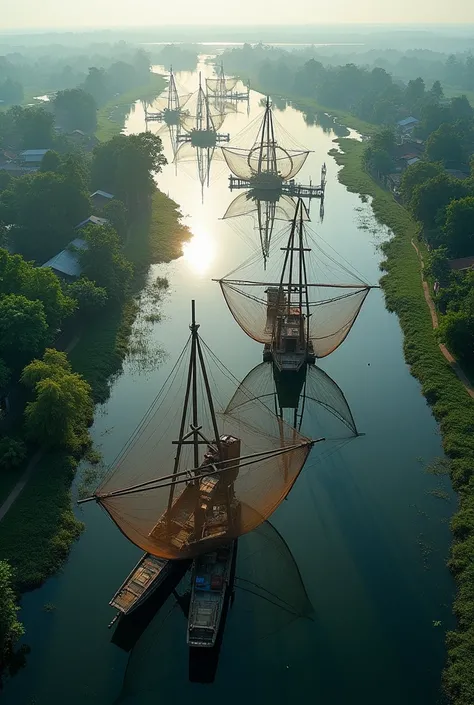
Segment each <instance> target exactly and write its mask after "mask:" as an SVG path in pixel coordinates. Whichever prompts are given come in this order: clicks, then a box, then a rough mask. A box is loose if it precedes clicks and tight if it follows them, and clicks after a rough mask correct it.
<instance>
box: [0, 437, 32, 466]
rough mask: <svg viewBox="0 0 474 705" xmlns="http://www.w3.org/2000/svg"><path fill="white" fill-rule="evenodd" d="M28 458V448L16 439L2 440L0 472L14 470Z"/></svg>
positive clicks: (5, 438) (0, 442)
mask: <svg viewBox="0 0 474 705" xmlns="http://www.w3.org/2000/svg"><path fill="white" fill-rule="evenodd" d="M25 458H26V446H25V444H24V443H23V441H21V440H18V439H16V438H7V437H4V438H0V470H14V469H15V468H17V467H19V466H20V465H21V464H22V462H23V461H24V459H25Z"/></svg>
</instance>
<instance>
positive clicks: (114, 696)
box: [2, 63, 455, 705]
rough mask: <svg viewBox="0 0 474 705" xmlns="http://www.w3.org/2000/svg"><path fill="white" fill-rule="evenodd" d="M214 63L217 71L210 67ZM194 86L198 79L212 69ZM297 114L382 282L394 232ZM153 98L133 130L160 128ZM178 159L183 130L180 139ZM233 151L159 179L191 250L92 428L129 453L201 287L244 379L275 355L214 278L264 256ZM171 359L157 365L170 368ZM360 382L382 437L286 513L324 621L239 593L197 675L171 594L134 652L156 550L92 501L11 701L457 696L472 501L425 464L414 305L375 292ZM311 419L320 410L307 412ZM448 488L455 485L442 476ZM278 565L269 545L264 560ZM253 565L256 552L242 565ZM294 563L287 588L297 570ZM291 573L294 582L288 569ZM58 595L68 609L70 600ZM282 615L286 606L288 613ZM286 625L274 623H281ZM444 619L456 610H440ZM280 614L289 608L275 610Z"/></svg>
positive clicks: (46, 594) (31, 621) (353, 448)
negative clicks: (397, 307) (458, 566)
mask: <svg viewBox="0 0 474 705" xmlns="http://www.w3.org/2000/svg"><path fill="white" fill-rule="evenodd" d="M200 68H201V70H202V71H203V72H204V73H207V74H210V72H211V70H210V68H209V67H208V66H206V65H205V64H204V63H203V64H202V65H201V66H200ZM178 78H179V81H180V83H181V84H184V85H187V86H189V87H192V86H196V84H197V74H195V73H194V74H182V75H180V76H179V77H178ZM261 98H262V96H260V95H259V94H257V93H255V92H252V93H251V100H250V111H249V113H250V114H247V109H246V106H245V105H244V106H242V107H241V108H240V112H239V113H238V114H233V115H230V116H228V117H227V119H226V122H225V125H224V128H223V129H224V131H225V132H230V133H231V135H235V134H236V133H238V132H239V131H240V130H242V129H243V128H244V127H245V126H246V125H247V124H248V122H249V121H250V120H252V119H254V117H255V116H256V115H257V114H258V113H259V112H260V111H261V107H260V105H259V103H260V100H261ZM276 115H277V119H278V120H279V122H280V123H281V124H282V125H283V126H284V128H285V129H286V130H287V131H288V132H289V133H290V134H291V135H293V137H294V138H295V139H296V140H297V141H298V142H299V143H301V144H303V145H305V146H306V147H308V148H309V149H311V150H313V152H312V154H311V155H310V157H309V159H308V161H307V164H306V165H305V167H304V169H303V171H302V173H301V176H300V177H299V178H301V180H302V181H306V180H307V179H308V178H309V177H312V178H313V181H316V180H317V178H318V175H319V171H320V168H321V164H322V162H323V161H326V162H327V167H328V186H327V195H326V202H325V217H324V221H323V222H320V221H319V217H318V215H317V211H318V208H317V207H314V204H313V209H312V210H313V212H314V218H313V227H314V228H315V229H316V230H317V232H318V233H319V234H320V235H321V236H322V237H323V238H324V239H326V240H327V241H328V242H330V243H331V245H332V246H333V247H334V248H335V249H336V250H337V251H338V252H340V253H343V254H344V257H345V258H346V260H348V261H349V262H351V264H353V265H354V266H355V267H356V268H357V270H359V271H360V272H363V274H364V275H365V277H366V278H367V280H368V281H371V282H373V283H376V281H377V280H378V278H379V276H380V271H379V262H380V260H381V252H380V249H379V245H380V243H381V242H383V240H384V239H386V238H387V237H388V236H389V234H388V233H387V231H386V230H385V229H384V228H382V227H380V226H378V225H377V223H376V222H375V221H374V219H373V217H372V215H371V211H370V206H369V205H368V204H367V203H364V202H363V201H362V200H361V199H360V198H359V197H358V196H357V195H354V194H351V193H348V191H347V190H346V189H345V187H344V186H342V185H341V184H339V182H338V181H337V171H338V167H337V165H336V164H335V162H334V160H333V159H332V158H330V157H328V155H327V153H328V150H329V149H331V148H332V147H333V146H334V145H333V140H334V138H335V136H336V135H335V133H334V132H332V131H330V130H328V129H327V128H326V129H325V131H323V129H322V128H321V127H319V126H318V125H317V124H316V125H312V126H309V125H308V124H307V123H306V122H305V120H304V116H303V115H302V114H301V113H299V112H297V111H295V110H294V109H292V108H291V107H286V108H284V109H283V110H278V111H277V112H276ZM144 127H145V123H144V113H143V108H142V106H141V105H140V104H137V105H136V106H135V108H134V110H133V112H132V113H131V115H130V117H129V119H128V121H127V125H126V130H127V131H128V132H129V133H132V132H138V131H142V130H143V129H144ZM163 141H164V145H165V150H166V153H167V156H168V157H170V143H169V139H168V138H167V136H166V135H164V136H163ZM227 177H228V172H227V170H226V168H225V165H224V164H223V163H222V162H220V163H219V162H218V161H216V162H215V163H214V164H213V165H212V169H211V176H210V185H209V188H207V187H206V188H205V189H204V202H202V193H201V184H200V183H199V180H198V178H197V166H196V164H195V163H193V164H192V163H186V164H182V165H181V164H180V165H179V166H178V169H177V170H176V169H175V166H174V165H172V164H170V165H168V166H167V167H165V168H164V170H163V173H162V174H160V175H159V176H158V178H157V182H158V185H159V187H160V188H161V189H162V190H163V191H164V192H165V193H169V195H170V196H171V197H172V198H174V199H175V200H176V201H177V202H178V203H179V204H180V208H181V211H182V213H183V215H184V217H185V222H186V223H187V224H188V225H189V227H190V229H191V232H192V239H191V241H190V243H189V244H187V245H186V246H185V248H184V255H183V257H181V258H180V259H179V260H177V261H175V262H173V263H171V264H169V265H159V266H154V267H152V271H151V273H150V276H151V277H156V276H157V275H160V276H166V277H167V278H168V280H169V282H170V288H169V292H168V294H167V295H166V296H165V298H164V301H163V302H162V303H161V305H160V307H161V311H162V314H163V316H162V320H161V321H156V322H154V323H153V322H146V321H145V320H144V319H143V317H141V318H140V319H139V320H138V322H137V324H136V326H135V333H134V335H135V336H136V337H138V339H139V340H140V341H141V346H134V349H135V350H138V348H140V347H141V348H143V344H145V347H146V349H147V350H148V355H145V359H143V355H141V357H137V356H138V355H139V353H138V352H137V353H135V354H132V355H130V357H129V358H128V359H127V360H126V362H125V364H124V367H123V371H122V373H121V374H120V375H119V376H118V377H117V379H115V380H114V381H113V383H112V385H111V394H110V398H109V400H108V401H107V403H106V404H104V405H103V406H101V407H98V408H97V412H96V417H95V423H94V426H93V429H92V434H93V437H94V440H95V443H96V445H97V446H98V448H99V449H100V451H101V452H102V454H103V456H104V460H105V462H111V461H112V459H113V458H114V457H115V455H116V454H117V452H118V451H119V450H120V448H121V447H122V445H123V444H124V442H125V440H126V439H127V437H128V436H129V435H130V434H131V432H132V431H133V429H134V428H135V426H136V425H137V423H138V421H139V420H140V418H141V417H142V416H143V414H144V412H145V411H146V409H147V408H148V406H149V404H150V403H151V401H152V400H153V398H154V397H155V395H156V393H157V391H158V389H159V387H160V385H161V383H162V382H163V381H164V379H165V378H166V376H167V374H168V373H169V371H170V369H171V367H172V365H173V364H174V362H175V360H176V358H177V355H178V354H179V352H180V350H181V348H182V347H183V345H184V343H185V341H186V339H187V336H188V328H187V326H188V322H189V316H190V299H191V297H192V298H195V299H196V303H197V311H198V320H199V322H200V323H201V333H202V336H203V338H204V339H205V340H206V342H207V343H208V344H209V346H210V347H211V348H212V349H213V351H214V353H215V354H216V355H217V356H218V357H219V358H220V359H221V360H222V361H223V362H224V363H225V364H226V365H227V367H229V368H230V370H231V371H232V372H233V374H234V375H235V376H236V377H237V378H239V379H242V378H243V377H244V376H245V375H246V374H247V372H249V371H250V369H251V368H252V367H254V366H255V365H257V364H258V363H259V362H260V361H261V346H259V345H258V344H256V343H254V342H253V341H251V340H250V339H248V338H247V337H246V336H245V334H244V333H243V332H242V331H241V330H240V329H239V328H238V326H237V325H236V323H235V322H234V320H233V318H232V317H231V315H230V314H229V312H228V310H227V308H226V306H225V304H224V301H223V300H222V298H221V295H220V292H219V289H218V286H217V285H216V284H215V283H213V282H212V281H211V279H212V278H213V277H219V276H223V275H225V274H226V273H227V272H229V271H230V270H232V269H233V268H234V267H235V266H236V265H237V264H238V262H240V261H241V260H243V259H245V257H246V256H247V255H248V252H249V250H248V246H249V242H248V240H244V239H242V237H240V236H239V235H238V234H237V233H236V232H235V231H234V230H232V229H231V228H229V227H228V225H227V223H226V222H223V221H221V220H220V218H221V217H222V215H223V213H224V211H225V209H226V208H227V206H228V204H229V203H230V201H231V200H232V199H233V198H234V197H235V195H236V194H235V193H234V194H231V193H230V192H229V190H228V182H227ZM153 360H156V364H152V362H153ZM321 366H322V367H323V368H324V370H326V371H327V372H328V374H330V375H331V376H332V377H333V378H334V379H335V380H336V381H337V382H338V384H339V385H340V386H341V387H342V389H343V390H344V392H345V395H346V397H347V399H348V401H349V403H350V405H351V408H352V411H353V414H354V416H355V418H356V420H357V423H358V426H359V428H360V430H361V431H363V432H364V433H365V436H363V437H361V438H357V439H355V440H354V441H352V442H351V443H349V444H347V445H344V446H338V447H336V448H335V449H334V452H332V453H328V454H326V455H325V456H322V457H319V458H317V459H316V460H314V461H310V462H309V463H308V464H307V466H306V468H305V470H304V472H303V474H302V476H301V477H300V479H299V480H298V482H297V484H296V486H295V488H294V489H293V491H292V493H291V495H290V498H289V501H287V502H284V503H283V505H282V506H281V507H280V508H279V509H278V511H277V512H276V514H275V515H274V516H273V518H272V521H273V522H274V524H275V526H276V527H277V528H278V530H279V531H280V532H281V534H282V535H283V536H284V538H285V540H286V541H287V543H288V546H289V548H290V550H291V552H292V554H293V558H294V560H295V562H296V564H297V566H298V567H299V571H300V573H301V577H302V580H303V581H304V585H305V587H306V590H307V593H308V597H309V599H310V601H311V604H312V607H313V613H312V616H311V619H295V620H290V621H288V622H286V621H285V620H283V622H282V623H281V622H280V620H279V619H277V618H276V617H272V618H271V619H270V622H272V620H274V624H273V627H274V628H272V624H268V623H265V624H262V622H263V621H264V620H263V617H262V614H263V613H264V610H265V605H264V604H263V602H262V604H261V605H260V606H259V603H258V600H253V601H252V600H250V599H249V597H248V596H245V595H244V594H243V593H242V594H240V593H239V591H238V590H237V591H236V596H235V601H234V604H233V607H232V609H231V610H230V613H229V617H228V620H227V626H226V631H225V635H224V640H223V645H222V649H221V654H220V662H219V666H218V670H217V675H216V679H215V682H214V683H213V684H212V685H210V684H208V685H200V684H196V683H190V682H189V680H188V667H187V650H186V645H185V620H184V617H183V616H182V613H181V612H180V611H179V609H176V605H175V604H174V603H173V600H170V601H168V603H167V604H166V605H165V606H164V608H163V609H162V610H161V611H160V612H159V613H158V615H157V616H156V617H155V619H154V620H153V622H152V623H151V624H150V626H149V627H148V629H147V630H146V631H145V633H144V634H143V636H142V637H141V639H140V640H139V642H138V643H137V645H136V646H135V649H134V650H133V651H132V653H131V655H130V656H129V655H128V654H126V653H125V652H123V651H121V650H120V649H118V648H117V647H116V646H115V645H113V644H111V643H110V632H109V631H108V630H107V624H108V622H109V621H110V619H111V618H112V616H113V613H112V611H111V609H110V608H109V607H108V600H109V599H110V597H111V596H112V595H113V593H114V591H115V589H116V588H117V586H118V585H119V584H120V582H121V581H122V580H123V578H124V577H125V576H126V574H127V573H128V572H129V570H130V569H131V567H132V566H133V564H134V561H135V560H136V559H137V557H138V556H139V554H140V552H139V551H138V549H136V548H135V547H134V546H132V545H131V544H129V543H128V542H127V540H126V539H125V538H124V537H123V536H122V535H121V534H120V532H119V531H118V530H117V529H116V527H115V526H114V525H113V524H112V522H111V521H110V520H109V519H108V517H107V516H106V515H105V514H104V513H103V512H100V510H99V508H98V507H96V506H95V505H85V507H84V508H83V509H80V510H78V511H77V513H78V516H79V517H80V518H81V519H82V520H83V521H84V522H85V525H86V530H85V532H84V533H83V535H82V537H81V538H80V540H79V541H78V542H77V543H76V544H75V545H74V546H73V548H72V551H71V554H70V557H69V560H68V562H67V564H66V565H65V566H64V569H63V570H62V571H61V573H59V574H58V575H57V576H55V577H53V578H52V579H50V580H49V581H48V582H47V583H46V584H45V585H44V586H43V587H42V588H41V589H40V590H37V591H35V592H33V593H30V594H27V595H25V596H24V598H23V600H22V612H21V618H22V620H23V622H24V624H25V627H26V636H25V643H27V644H28V645H29V646H30V647H31V653H30V654H29V656H28V660H27V666H26V668H25V669H24V670H23V671H22V672H20V673H19V674H18V675H17V676H16V677H14V678H13V679H11V680H10V681H9V682H8V683H7V685H6V687H5V689H4V691H3V694H2V695H3V700H4V702H5V703H6V704H8V705H64V704H65V703H68V705H85V704H86V703H87V704H88V705H108V704H109V703H115V702H119V703H127V705H128V704H129V703H133V704H134V705H135V704H136V705H145V704H146V705H148V704H150V705H151V703H153V704H156V703H160V704H161V703H182V702H184V701H185V699H186V700H187V701H189V702H193V703H204V702H206V703H207V702H208V701H209V699H212V700H222V701H225V702H227V703H230V704H232V705H233V704H234V703H241V702H242V701H246V702H247V703H249V705H253V704H254V703H275V704H277V703H278V704H280V703H281V704H283V703H289V702H301V701H302V702H314V703H318V704H320V705H347V704H348V703H355V704H357V705H402V703H403V705H433V704H434V703H436V702H438V699H439V684H440V674H441V668H442V664H443V659H444V656H445V653H444V636H445V631H446V629H447V628H450V627H451V626H452V623H451V616H450V609H451V607H450V603H451V601H452V589H453V586H452V582H451V579H450V576H449V573H448V571H447V569H446V565H445V561H446V557H447V554H448V548H449V539H450V536H449V528H448V521H449V517H450V515H451V514H452V512H453V510H454V506H455V504H454V499H453V496H452V493H451V492H450V490H449V486H448V482H447V479H446V477H436V476H434V475H432V474H429V473H427V472H426V471H425V466H426V464H429V463H431V462H433V460H434V459H436V458H437V457H439V456H440V455H441V454H442V451H441V443H440V437H439V433H438V429H437V426H436V423H435V421H434V419H433V417H432V415H431V413H430V409H429V407H428V406H427V404H426V402H425V400H424V398H423V396H422V395H421V391H420V386H419V384H418V382H417V381H416V380H415V379H414V378H413V377H411V376H410V373H409V369H408V367H407V365H406V364H405V361H404V357H403V350H402V334H401V331H400V327H399V324H398V320H397V318H396V317H395V316H394V315H393V314H390V313H389V312H388V311H387V310H386V309H385V306H384V299H383V293H382V292H381V291H378V290H375V291H372V292H371V294H370V296H369V297H368V299H367V301H366V305H365V306H364V309H363V311H362V313H361V315H360V316H359V319H358V320H357V322H356V325H355V326H354V328H353V330H352V332H351V334H350V335H349V337H348V339H347V340H346V341H345V343H344V344H343V345H342V346H341V347H340V348H339V349H338V350H337V351H336V352H335V353H334V354H333V355H332V356H330V357H329V358H327V359H325V360H324V361H323V362H322V365H321ZM307 424H308V426H309V431H310V430H311V418H309V419H308V420H307ZM441 489H442V490H443V491H445V492H447V495H448V496H447V498H445V499H442V498H439V497H437V496H434V495H433V494H432V492H433V490H441ZM260 568H261V571H262V574H263V575H264V574H265V571H266V566H265V557H264V558H263V560H262V565H261V566H260ZM237 570H239V565H238V566H237ZM283 572H284V568H283V567H282V584H283V582H284V575H283ZM275 582H276V584H275V585H274V586H273V588H274V591H275V592H278V579H277V580H276V581H275ZM45 604H51V605H54V609H53V610H52V611H48V610H45V609H44V605H45ZM272 614H274V613H272ZM267 621H268V620H267ZM439 622H440V624H438V623H439ZM272 623H273V622H272Z"/></svg>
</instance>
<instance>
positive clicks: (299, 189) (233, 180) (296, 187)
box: [229, 175, 326, 200]
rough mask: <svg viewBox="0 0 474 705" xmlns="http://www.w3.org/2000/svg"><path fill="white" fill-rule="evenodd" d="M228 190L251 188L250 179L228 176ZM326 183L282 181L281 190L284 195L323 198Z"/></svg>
mask: <svg viewBox="0 0 474 705" xmlns="http://www.w3.org/2000/svg"><path fill="white" fill-rule="evenodd" d="M229 185H230V190H231V191H234V190H240V189H244V190H249V189H251V188H252V185H251V183H250V181H248V180H247V179H239V178H237V177H236V176H232V175H231V176H229ZM325 189H326V184H325V183H323V184H319V185H314V186H313V184H306V185H305V184H297V183H296V182H295V181H286V182H283V184H282V187H281V192H282V193H284V194H285V195H286V196H294V197H295V198H309V199H311V198H320V199H321V200H322V199H323V198H324V193H325Z"/></svg>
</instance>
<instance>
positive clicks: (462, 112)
mask: <svg viewBox="0 0 474 705" xmlns="http://www.w3.org/2000/svg"><path fill="white" fill-rule="evenodd" d="M451 114H452V116H453V117H452V119H453V121H454V122H456V120H465V119H468V120H471V119H472V117H473V116H474V110H473V109H472V105H471V104H470V102H469V101H468V99H467V97H466V96H465V95H459V96H456V97H455V98H452V99H451Z"/></svg>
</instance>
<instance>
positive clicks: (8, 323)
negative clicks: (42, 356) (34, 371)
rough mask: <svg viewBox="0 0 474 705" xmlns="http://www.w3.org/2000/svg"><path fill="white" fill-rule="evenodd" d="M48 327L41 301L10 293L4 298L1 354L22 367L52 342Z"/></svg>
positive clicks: (1, 301)
mask: <svg viewBox="0 0 474 705" xmlns="http://www.w3.org/2000/svg"><path fill="white" fill-rule="evenodd" d="M48 332H49V331H48V324H47V322H46V316H45V315H44V307H43V304H42V303H41V301H30V300H29V299H27V298H26V297H25V296H17V295H15V294H10V295H7V296H2V297H0V355H1V356H2V358H3V359H4V360H5V362H6V363H7V364H9V365H12V366H15V367H16V366H18V364H22V363H24V362H25V361H27V360H31V358H32V357H34V355H36V354H37V353H39V352H41V350H42V349H43V348H44V347H45V345H46V342H47V340H48Z"/></svg>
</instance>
